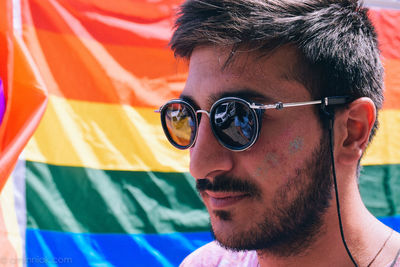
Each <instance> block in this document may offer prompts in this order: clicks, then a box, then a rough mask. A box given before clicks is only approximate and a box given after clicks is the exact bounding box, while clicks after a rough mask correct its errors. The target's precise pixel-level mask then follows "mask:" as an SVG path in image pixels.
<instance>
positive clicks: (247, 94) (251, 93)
mask: <svg viewBox="0 0 400 267" xmlns="http://www.w3.org/2000/svg"><path fill="white" fill-rule="evenodd" d="M224 97H238V98H242V99H245V100H247V101H249V102H254V101H256V102H260V103H259V104H266V103H275V102H276V99H274V98H272V97H269V96H266V95H263V94H261V93H259V92H257V91H255V90H253V89H251V88H240V89H232V90H229V91H226V92H222V93H218V94H213V95H210V96H209V97H208V99H207V104H208V106H210V107H211V106H212V104H214V103H215V102H216V101H218V100H219V99H221V98H224ZM179 98H180V99H183V100H185V101H187V102H189V103H190V104H192V105H194V106H195V107H196V108H199V105H198V104H197V102H196V101H195V100H194V99H193V98H192V97H191V96H189V95H185V94H181V95H180V97H179Z"/></svg>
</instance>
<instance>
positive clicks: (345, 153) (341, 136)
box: [335, 97, 376, 165]
mask: <svg viewBox="0 0 400 267" xmlns="http://www.w3.org/2000/svg"><path fill="white" fill-rule="evenodd" d="M375 117H376V108H375V105H374V103H373V102H372V100H371V99H370V98H368V97H362V98H358V99H356V100H354V101H353V102H352V103H350V104H349V106H348V108H347V109H345V110H344V111H343V112H339V113H338V114H337V117H336V119H337V120H336V119H335V141H336V144H335V149H336V156H337V161H338V162H340V163H342V164H347V165H348V164H354V163H355V162H358V161H359V159H360V158H361V156H362V154H363V152H364V150H365V148H366V147H367V144H368V140H369V135H370V133H371V129H372V127H373V125H374V123H375ZM336 137H337V138H336Z"/></svg>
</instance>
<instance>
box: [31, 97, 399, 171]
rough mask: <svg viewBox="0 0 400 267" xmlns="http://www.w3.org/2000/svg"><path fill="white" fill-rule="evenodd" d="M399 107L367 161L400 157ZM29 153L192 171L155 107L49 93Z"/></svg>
mask: <svg viewBox="0 0 400 267" xmlns="http://www.w3.org/2000/svg"><path fill="white" fill-rule="evenodd" d="M399 140H400V110H383V111H381V113H380V129H379V131H378V133H377V136H376V137H375V138H374V141H373V143H372V144H371V145H370V146H369V148H368V150H367V153H366V155H365V157H364V158H363V160H362V164H363V165H379V164H399V163H400V141H399ZM25 153H26V159H27V160H31V161H38V162H43V163H49V164H55V165H66V166H80V167H83V166H84V167H90V168H97V169H105V170H132V171H164V172H185V171H188V166H189V157H188V153H187V152H184V151H179V150H177V149H175V148H173V147H172V146H171V145H170V144H169V143H168V141H167V140H166V138H165V137H164V134H163V132H162V129H161V126H160V121H159V114H157V113H154V112H153V109H149V108H137V107H131V106H126V105H115V104H102V103H93V102H86V101H76V100H67V99H64V98H60V97H56V96H50V97H49V104H48V108H47V111H46V113H45V115H44V117H43V120H42V122H41V123H40V125H39V127H38V129H37V131H36V133H35V134H34V136H33V138H32V139H31V141H30V142H29V144H28V146H27V147H26V149H25Z"/></svg>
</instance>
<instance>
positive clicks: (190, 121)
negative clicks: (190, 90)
mask: <svg viewBox="0 0 400 267" xmlns="http://www.w3.org/2000/svg"><path fill="white" fill-rule="evenodd" d="M164 116H165V124H166V126H167V129H168V133H169V136H170V138H171V139H172V141H173V142H175V144H177V145H179V146H188V145H190V144H191V142H192V140H193V138H194V128H195V122H194V114H193V112H192V111H191V109H190V108H189V107H187V106H186V105H185V104H181V103H172V104H170V105H168V107H167V108H166V111H165V115H164Z"/></svg>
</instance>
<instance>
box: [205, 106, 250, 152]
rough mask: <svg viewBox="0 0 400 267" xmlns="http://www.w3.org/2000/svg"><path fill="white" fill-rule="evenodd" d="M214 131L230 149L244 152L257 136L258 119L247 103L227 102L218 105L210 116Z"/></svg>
mask: <svg viewBox="0 0 400 267" xmlns="http://www.w3.org/2000/svg"><path fill="white" fill-rule="evenodd" d="M210 117H211V118H212V120H211V123H212V124H213V127H212V128H213V131H214V133H215V135H216V136H217V137H218V139H219V141H220V142H221V143H222V144H223V145H224V146H226V147H227V148H229V149H232V150H243V149H245V148H247V147H248V146H250V145H251V144H252V143H253V142H254V139H255V138H256V136H257V126H256V124H257V121H256V120H257V118H256V115H255V113H254V112H253V111H252V110H251V109H250V107H249V106H248V105H247V104H246V103H244V102H243V103H242V102H240V101H237V100H226V101H223V102H221V103H218V104H217V105H216V107H215V108H214V109H213V111H212V113H211V114H210Z"/></svg>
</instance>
